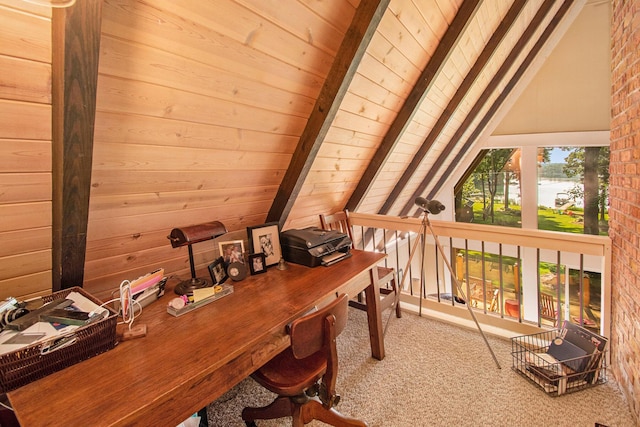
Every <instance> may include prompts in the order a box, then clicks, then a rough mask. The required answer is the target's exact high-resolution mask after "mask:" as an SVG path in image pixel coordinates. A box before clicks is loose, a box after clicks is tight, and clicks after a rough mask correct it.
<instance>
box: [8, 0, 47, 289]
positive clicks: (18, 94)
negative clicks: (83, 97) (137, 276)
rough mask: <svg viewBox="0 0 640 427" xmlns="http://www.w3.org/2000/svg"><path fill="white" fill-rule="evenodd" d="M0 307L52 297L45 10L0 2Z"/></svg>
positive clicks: (16, 2)
mask: <svg viewBox="0 0 640 427" xmlns="http://www.w3.org/2000/svg"><path fill="white" fill-rule="evenodd" d="M0 242H2V244H0V299H4V298H6V297H8V296H15V297H18V298H29V297H34V296H37V295H43V294H48V293H50V292H51V9H50V8H48V7H40V6H35V5H33V4H30V3H27V2H24V1H21V0H0Z"/></svg>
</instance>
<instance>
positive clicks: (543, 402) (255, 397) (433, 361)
mask: <svg viewBox="0 0 640 427" xmlns="http://www.w3.org/2000/svg"><path fill="white" fill-rule="evenodd" d="M383 318H384V320H385V321H386V318H387V315H386V313H385V314H384V316H383ZM488 341H489V344H490V346H491V348H492V349H493V352H494V353H495V355H496V357H497V359H498V361H499V364H500V366H501V368H498V366H497V365H496V363H495V362H494V360H493V358H492V356H491V353H490V351H489V349H488V348H487V346H486V344H485V342H484V340H483V339H482V336H481V335H480V333H479V332H478V331H477V330H469V329H464V328H460V327H457V326H454V325H450V324H447V323H444V322H440V321H437V320H432V319H429V318H426V317H419V316H417V315H414V314H411V313H403V317H402V318H401V319H397V318H395V317H393V318H392V319H391V321H390V324H389V327H388V330H387V333H386V336H385V351H386V357H385V359H384V360H382V361H377V360H375V359H373V358H372V357H371V350H370V347H369V335H368V329H367V318H366V313H364V312H362V311H359V310H354V309H350V310H349V323H348V324H347V328H346V329H345V331H344V332H343V333H342V334H341V335H340V336H339V337H338V355H339V360H340V361H339V363H340V366H339V374H338V385H337V389H338V393H339V394H340V395H341V397H342V399H341V401H340V403H339V405H338V406H337V408H336V409H337V410H338V411H340V412H341V413H343V414H345V415H348V416H351V417H356V418H359V419H362V420H364V421H366V422H367V423H368V425H369V426H370V427H378V426H392V427H404V426H407V427H409V426H412V427H413V426H436V427H438V426H494V427H500V426H505V427H506V426H509V427H511V426H549V427H563V426H566V427H582V426H584V427H593V426H594V425H596V423H600V424H603V425H605V426H608V427H634V426H636V424H635V422H634V419H633V417H632V415H631V412H630V410H629V405H628V402H627V401H626V400H625V398H624V395H623V394H622V393H621V392H620V390H619V388H618V385H617V383H616V382H615V380H614V378H613V377H612V375H611V374H610V373H609V374H608V375H607V382H606V383H605V384H599V385H596V386H594V387H591V388H588V389H584V390H580V391H576V392H573V393H568V394H565V395H561V396H557V397H552V396H550V395H547V394H546V393H545V392H544V391H543V390H542V389H540V388H539V387H538V386H536V385H534V384H533V383H531V382H530V381H529V380H527V379H526V378H524V377H522V376H520V375H519V374H518V373H516V372H515V371H514V370H513V369H512V356H511V342H510V341H509V340H506V339H502V338H498V337H492V336H488ZM273 398H274V395H273V394H272V393H270V392H268V391H266V390H265V389H263V388H262V387H260V386H259V385H258V384H257V383H256V382H254V381H253V380H252V379H250V378H248V379H246V380H244V381H242V382H241V383H240V384H238V385H237V386H236V387H234V388H233V389H231V390H229V391H228V392H227V393H226V394H224V395H223V396H221V397H220V398H219V399H218V400H217V401H215V402H213V403H212V404H210V405H209V406H208V408H207V414H208V418H209V426H216V427H223V426H224V427H235V426H239V427H241V426H244V425H245V424H244V422H243V421H242V419H241V417H240V413H241V411H242V408H243V407H244V406H263V405H266V404H268V403H270V402H271V401H272V400H273ZM257 424H258V425H259V426H260V427H263V426H264V427H269V426H271V427H275V426H277V427H279V426H290V425H291V418H283V419H279V420H268V421H258V422H257ZM307 425H308V426H311V427H319V426H324V425H325V424H323V423H321V422H318V421H313V422H311V423H310V424H307Z"/></svg>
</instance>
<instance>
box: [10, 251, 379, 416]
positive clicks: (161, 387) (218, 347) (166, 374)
mask: <svg viewBox="0 0 640 427" xmlns="http://www.w3.org/2000/svg"><path fill="white" fill-rule="evenodd" d="M383 258H384V254H379V253H371V252H362V251H355V250H354V251H353V256H352V257H350V258H348V259H346V260H344V261H341V262H338V263H337V264H335V265H332V266H330V267H316V268H308V267H304V266H300V265H296V264H292V263H289V264H288V267H289V268H288V269H287V270H277V269H276V268H275V267H273V268H270V269H269V270H268V271H267V273H264V274H259V275H255V276H250V277H247V278H246V279H245V280H243V281H239V282H233V285H234V292H233V293H232V294H230V295H228V296H225V297H223V298H221V299H220V300H217V301H214V302H212V303H210V304H207V305H204V306H202V307H200V308H198V309H196V310H193V311H191V312H189V313H187V314H184V315H182V316H180V317H173V316H171V315H170V314H169V313H167V312H166V305H167V303H168V302H169V301H170V300H171V299H172V298H174V297H175V294H173V290H172V288H173V287H172V286H171V285H170V284H168V286H169V287H170V289H167V292H166V293H165V295H164V296H163V297H162V298H160V299H159V300H158V301H156V302H154V303H153V304H151V305H150V306H148V307H145V308H144V310H143V312H142V314H141V316H140V317H139V318H138V319H137V320H136V322H135V323H134V325H135V324H146V325H147V335H146V336H145V337H143V338H138V339H134V340H130V341H124V342H121V343H119V344H118V345H117V346H116V347H115V348H114V349H113V350H110V351H108V352H106V353H104V354H101V355H98V356H96V357H93V358H91V359H89V360H86V361H84V362H81V363H79V364H76V365H74V366H71V367H69V368H66V369H64V370H62V371H59V372H56V373H54V374H51V375H49V376H47V377H45V378H43V379H41V380H38V381H35V382H33V383H31V384H28V385H26V386H23V387H21V388H19V389H17V390H14V391H12V392H11V393H9V394H8V395H9V398H10V401H11V403H12V405H13V407H14V409H15V410H16V415H17V416H18V419H19V421H20V422H21V423H22V425H25V426H30V425H83V424H87V423H89V424H91V425H128V424H133V423H134V422H133V421H136V422H138V421H139V420H138V419H137V418H136V417H135V415H132V414H140V413H142V412H145V411H147V412H151V411H157V408H165V407H166V408H168V409H167V411H168V412H169V411H172V408H173V409H175V411H173V412H180V411H179V410H178V408H180V409H182V408H184V410H186V411H191V412H187V413H186V415H185V416H182V415H177V417H178V420H177V422H175V423H173V419H171V416H168V418H164V420H165V421H166V422H168V423H169V424H172V425H177V424H178V423H179V422H180V421H182V419H184V418H186V417H188V416H189V414H190V413H193V412H195V411H197V410H198V409H199V408H201V407H204V406H205V405H206V404H207V403H209V402H211V401H213V400H214V399H216V398H217V397H219V396H220V395H221V394H222V393H224V392H225V391H226V390H227V389H228V388H230V387H232V386H233V385H234V384H235V383H237V382H239V381H241V380H242V379H243V378H236V377H234V375H233V373H232V372H229V373H228V374H226V375H227V376H228V377H229V378H227V379H224V380H223V382H224V383H225V385H224V387H220V386H218V387H217V388H219V390H215V391H214V390H211V389H210V390H209V392H213V394H214V395H212V396H195V395H196V394H197V393H196V392H195V391H194V392H193V395H194V396H191V395H189V396H185V395H184V392H185V390H191V388H192V387H197V385H198V383H199V382H205V381H207V378H208V376H212V375H213V374H214V373H216V372H218V375H219V371H224V370H225V369H226V367H228V366H235V365H233V363H236V362H237V361H238V360H239V358H241V357H246V356H247V354H246V353H247V352H251V351H253V350H254V349H255V348H257V347H258V346H259V345H260V343H261V341H262V342H264V340H265V338H267V339H268V337H269V336H278V335H282V334H283V333H284V329H285V326H286V325H287V324H288V323H290V322H291V321H292V320H294V319H296V318H298V317H300V316H301V315H302V314H304V313H305V312H307V311H308V310H309V309H311V308H312V307H313V306H314V305H315V304H316V303H317V302H318V301H322V300H324V299H326V298H328V297H330V296H331V295H332V294H334V293H335V292H336V291H339V290H340V288H341V287H342V286H343V285H344V284H345V283H348V282H349V281H351V280H353V279H355V278H357V277H360V276H361V275H362V274H363V273H366V272H367V271H368V270H369V269H371V267H373V266H374V265H376V264H377V263H378V262H379V261H380V260H381V259H383ZM250 357H251V356H250V355H249V359H250ZM256 368H257V367H256ZM188 394H189V393H188ZM145 408H146V409H145ZM152 408H156V409H152ZM192 409H194V410H192ZM174 416H175V415H174ZM63 419H65V420H64V421H63ZM169 424H167V425H169Z"/></svg>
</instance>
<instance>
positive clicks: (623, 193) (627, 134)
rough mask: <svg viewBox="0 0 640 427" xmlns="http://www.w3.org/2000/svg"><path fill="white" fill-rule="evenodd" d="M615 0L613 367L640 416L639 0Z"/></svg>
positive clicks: (632, 407)
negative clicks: (639, 397)
mask: <svg viewBox="0 0 640 427" xmlns="http://www.w3.org/2000/svg"><path fill="white" fill-rule="evenodd" d="M612 4H613V22H612V30H611V31H612V34H611V39H612V40H611V61H612V62H611V84H612V92H611V95H612V99H611V120H612V121H611V159H610V172H611V177H610V205H611V209H610V221H609V224H610V229H609V235H610V236H611V239H612V241H613V265H612V271H613V274H612V288H613V292H612V320H611V322H612V325H613V326H612V336H611V358H612V363H611V367H612V369H613V373H614V375H615V377H616V379H617V380H618V381H619V383H620V384H621V386H622V388H623V391H624V393H625V394H626V395H627V399H628V401H629V403H630V405H631V410H632V411H633V413H634V414H635V416H636V419H638V420H640V403H639V402H640V400H638V399H637V396H640V274H639V273H640V175H639V173H638V172H640V132H639V131H640V51H638V48H637V47H638V44H640V2H636V1H627V0H614V1H613V3H612ZM634 396H635V398H634Z"/></svg>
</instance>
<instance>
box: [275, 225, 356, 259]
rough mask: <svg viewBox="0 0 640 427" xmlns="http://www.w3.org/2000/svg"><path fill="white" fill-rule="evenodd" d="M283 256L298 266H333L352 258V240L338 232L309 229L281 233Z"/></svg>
mask: <svg viewBox="0 0 640 427" xmlns="http://www.w3.org/2000/svg"><path fill="white" fill-rule="evenodd" d="M280 244H281V246H282V256H283V257H284V259H285V260H287V261H289V262H293V263H296V264H302V265H306V266H307V267H316V266H318V265H325V266H326V265H331V264H335V263H336V262H338V261H341V260H343V259H345V258H348V257H350V256H351V253H350V250H351V239H350V238H349V236H348V235H347V234H345V233H342V232H340V231H338V230H323V229H321V228H316V227H308V228H303V229H299V230H286V231H283V232H282V233H280Z"/></svg>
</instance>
